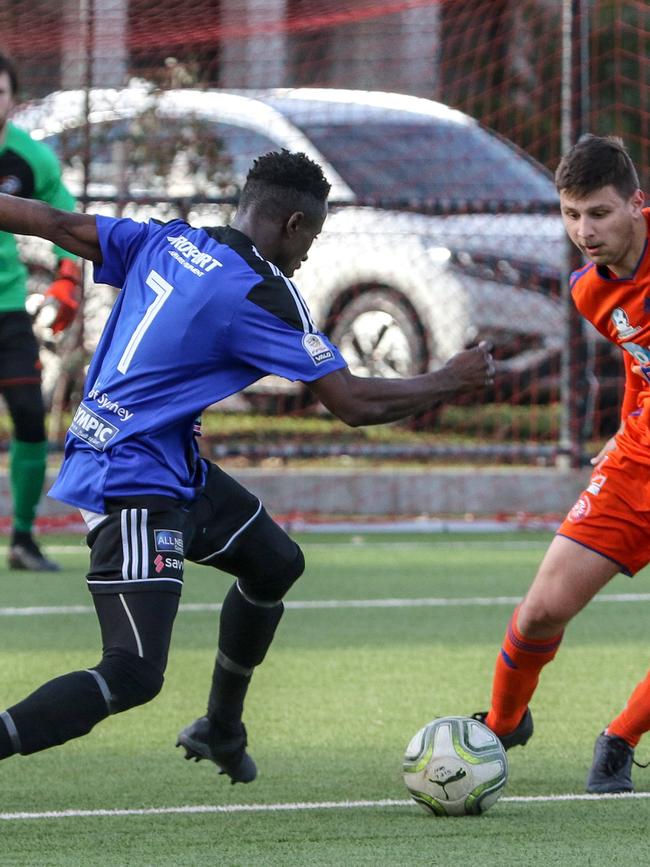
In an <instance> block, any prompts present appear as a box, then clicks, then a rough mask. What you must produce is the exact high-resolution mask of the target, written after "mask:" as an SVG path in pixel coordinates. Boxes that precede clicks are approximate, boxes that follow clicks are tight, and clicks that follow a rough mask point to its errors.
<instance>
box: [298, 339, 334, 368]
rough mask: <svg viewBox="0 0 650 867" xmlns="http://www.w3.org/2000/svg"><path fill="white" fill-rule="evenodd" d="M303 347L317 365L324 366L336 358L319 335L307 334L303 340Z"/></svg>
mask: <svg viewBox="0 0 650 867" xmlns="http://www.w3.org/2000/svg"><path fill="white" fill-rule="evenodd" d="M302 345H303V348H304V350H305V352H306V353H307V355H309V357H310V358H311V360H312V361H313V362H314V364H316V365H318V364H323V362H325V361H330V360H331V359H332V358H334V353H333V352H332V350H331V349H330V348H329V346H328V345H327V344H326V343H325V341H324V340H323V338H322V337H320V335H318V334H305V335H304V336H303V338H302Z"/></svg>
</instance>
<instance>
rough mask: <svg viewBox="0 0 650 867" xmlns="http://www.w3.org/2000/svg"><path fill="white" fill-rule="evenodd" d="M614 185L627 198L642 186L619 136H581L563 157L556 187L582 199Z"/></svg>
mask: <svg viewBox="0 0 650 867" xmlns="http://www.w3.org/2000/svg"><path fill="white" fill-rule="evenodd" d="M610 185H611V186H613V187H614V189H615V190H616V191H617V193H618V194H619V195H620V196H622V198H624V199H627V198H629V196H631V195H632V194H633V193H634V191H635V190H638V189H639V176H638V175H637V172H636V169H635V168H634V163H633V162H632V159H631V157H630V155H629V153H628V152H627V150H626V148H625V145H624V144H623V140H622V139H621V138H619V137H618V136H614V135H607V136H597V135H592V134H591V133H587V134H586V135H583V136H581V137H580V138H579V139H578V141H577V142H576V143H575V144H574V145H573V147H572V148H571V150H569V151H568V152H567V153H566V154H565V155H564V156H563V157H562V159H561V160H560V164H559V165H558V167H557V170H556V172H555V186H556V187H557V189H558V191H559V192H563V191H564V192H566V193H568V194H569V195H571V196H575V197H576V198H578V199H581V198H584V197H585V196H588V195H590V194H591V193H593V192H595V191H596V190H600V189H602V188H603V187H607V186H610Z"/></svg>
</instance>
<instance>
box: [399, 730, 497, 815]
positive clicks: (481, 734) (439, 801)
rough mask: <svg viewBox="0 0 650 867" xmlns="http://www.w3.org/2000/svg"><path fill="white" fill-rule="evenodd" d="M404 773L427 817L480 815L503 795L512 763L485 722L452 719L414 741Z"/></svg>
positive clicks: (408, 751) (408, 785)
mask: <svg viewBox="0 0 650 867" xmlns="http://www.w3.org/2000/svg"><path fill="white" fill-rule="evenodd" d="M403 770H404V782H405V783H406V788H407V789H408V790H409V793H410V795H411V797H413V798H414V800H416V801H417V802H418V804H420V806H421V807H422V808H423V809H424V810H425V811H426V812H427V813H430V814H431V813H432V814H433V815H434V816H477V815H479V814H480V813H484V812H485V811H486V810H487V809H489V808H490V807H491V806H492V804H494V803H495V802H496V801H497V800H498V798H499V796H500V795H501V792H502V790H503V787H504V786H505V784H506V780H507V779H508V760H507V758H506V752H505V750H504V749H503V745H502V744H501V741H500V740H499V739H498V737H497V736H496V735H495V734H494V732H492V731H490V729H489V728H488V727H487V726H485V725H483V723H480V722H478V720H475V719H471V718H470V717H462V716H446V717H441V718H440V719H434V720H433V721H432V722H430V723H428V724H427V725H425V726H424V728H421V729H420V731H419V732H418V733H417V734H416V735H414V736H413V737H412V738H411V742H410V743H409V745H408V747H407V748H406V753H405V755H404V765H403Z"/></svg>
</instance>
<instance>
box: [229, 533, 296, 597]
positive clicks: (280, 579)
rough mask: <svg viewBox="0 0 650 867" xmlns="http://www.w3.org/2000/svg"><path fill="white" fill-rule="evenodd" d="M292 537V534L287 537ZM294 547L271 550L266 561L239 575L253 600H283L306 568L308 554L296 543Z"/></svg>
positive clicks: (293, 544) (244, 590)
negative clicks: (305, 554) (305, 555)
mask: <svg viewBox="0 0 650 867" xmlns="http://www.w3.org/2000/svg"><path fill="white" fill-rule="evenodd" d="M287 538H288V537H287ZM289 541H290V542H291V547H285V548H284V549H283V550H282V551H273V552H269V553H268V555H267V558H266V559H265V560H264V561H259V562H256V563H255V564H251V566H250V568H249V569H248V570H247V571H246V572H245V573H243V574H241V575H239V576H238V577H239V585H240V587H241V589H242V591H243V592H244V594H245V596H246V597H247V598H248V599H250V600H251V601H253V602H254V601H259V602H262V603H265V604H268V603H274V602H280V601H281V600H282V599H283V598H284V597H285V596H286V594H287V593H288V591H289V590H290V589H291V587H292V586H293V585H294V584H295V582H296V581H297V580H298V578H300V576H301V575H302V573H303V572H304V571H305V557H304V555H303V553H302V550H301V549H300V547H299V546H298V545H296V543H295V542H294V541H293V540H291V539H289Z"/></svg>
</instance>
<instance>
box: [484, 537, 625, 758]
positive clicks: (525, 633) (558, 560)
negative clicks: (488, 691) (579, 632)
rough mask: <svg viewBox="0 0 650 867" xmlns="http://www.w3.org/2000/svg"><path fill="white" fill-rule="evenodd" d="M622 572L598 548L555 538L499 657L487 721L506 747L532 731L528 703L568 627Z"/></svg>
mask: <svg viewBox="0 0 650 867" xmlns="http://www.w3.org/2000/svg"><path fill="white" fill-rule="evenodd" d="M618 571H619V565H618V564H617V563H614V562H612V561H611V560H610V559H608V558H607V557H604V556H602V555H601V554H597V553H596V552H595V551H591V550H589V549H588V548H585V547H584V546H582V545H579V544H577V543H576V542H574V541H572V540H570V539H567V538H565V537H563V536H556V537H555V538H554V539H553V541H552V543H551V545H550V546H549V549H548V551H547V553H546V556H545V557H544V559H543V561H542V564H541V566H540V568H539V571H538V572H537V575H536V577H535V579H534V581H533V583H532V585H531V587H530V589H529V591H528V593H527V594H526V596H525V598H524V600H523V601H522V603H521V604H520V605H519V606H518V608H517V609H516V610H515V612H514V614H513V616H512V618H511V620H510V622H509V624H508V628H507V630H506V634H505V636H504V639H503V644H502V646H501V651H500V653H499V655H498V657H497V662H496V667H495V671H494V677H493V682H492V699H491V706H490V711H489V713H488V714H487V716H486V718H485V722H486V724H487V725H488V726H489V727H490V728H491V729H492V730H493V731H494V732H496V734H498V735H499V737H501V739H502V741H503V742H504V745H506V746H507V747H510V746H516V745H518V744H521V743H525V741H526V740H528V738H529V737H530V735H531V734H532V718H531V717H530V714H529V713H528V704H529V702H530V700H531V698H532V696H533V693H534V692H535V689H536V687H537V683H538V680H539V676H540V673H541V670H542V668H543V667H544V666H545V665H547V664H548V663H549V662H551V661H552V660H553V659H554V658H555V655H556V653H557V651H558V648H559V646H560V642H561V640H562V635H563V631H564V627H565V626H566V624H567V623H568V622H569V621H570V620H571V619H572V618H573V617H574V616H575V615H576V614H577V613H578V612H579V611H580V610H581V609H582V608H584V606H585V605H586V604H587V603H588V602H589V600H590V599H592V598H593V596H595V594H596V593H597V592H598V591H599V590H600V589H601V588H602V587H603V586H604V585H605V584H606V583H607V582H608V581H609V580H610V579H611V578H612V577H613V576H614V575H615V574H616V573H617V572H618Z"/></svg>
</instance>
